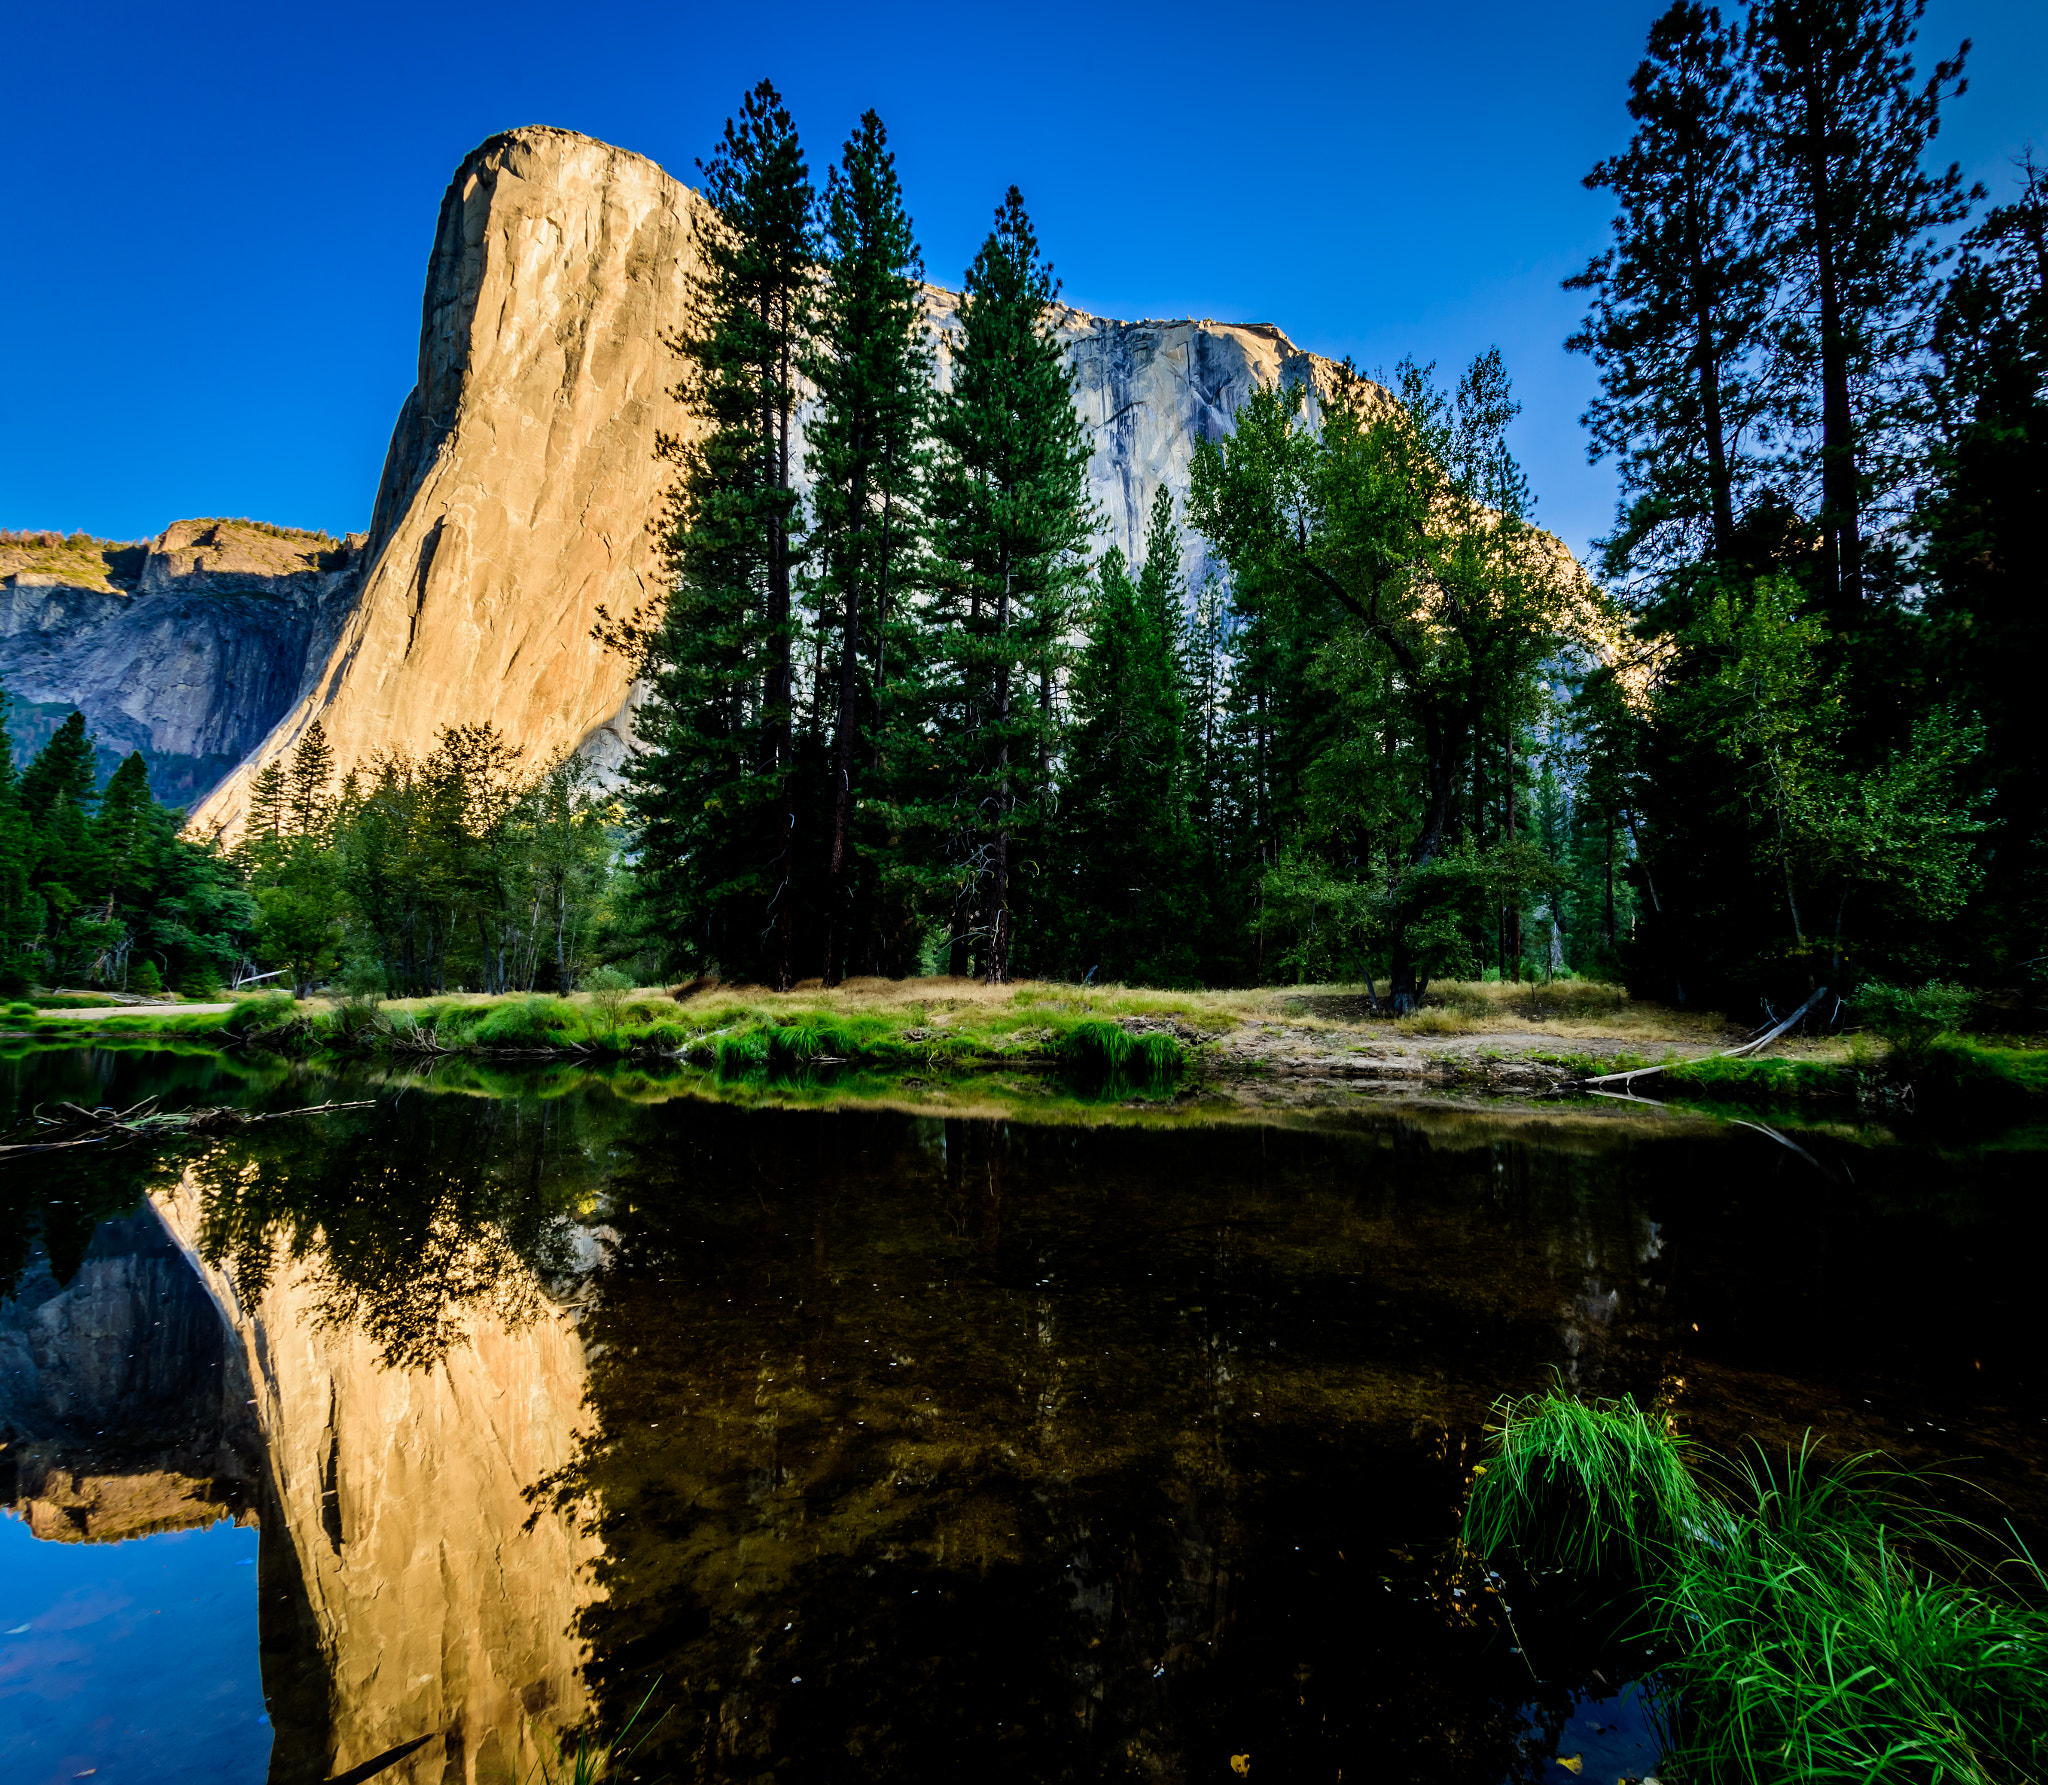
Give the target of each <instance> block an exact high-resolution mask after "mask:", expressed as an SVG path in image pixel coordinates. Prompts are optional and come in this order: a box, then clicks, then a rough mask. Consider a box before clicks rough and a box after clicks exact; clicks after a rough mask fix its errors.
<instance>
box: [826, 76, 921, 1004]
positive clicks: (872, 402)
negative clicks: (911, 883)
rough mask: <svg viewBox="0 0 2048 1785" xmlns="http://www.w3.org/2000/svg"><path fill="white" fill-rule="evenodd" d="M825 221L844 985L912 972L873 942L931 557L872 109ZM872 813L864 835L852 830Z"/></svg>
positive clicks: (906, 273)
mask: <svg viewBox="0 0 2048 1785" xmlns="http://www.w3.org/2000/svg"><path fill="white" fill-rule="evenodd" d="M824 209H825V240H826V244H827V254H826V262H825V273H826V276H825V279H824V282H823V286H822V292H821V297H820V303H819V316H818V333H817V340H816V345H815V349H814V351H813V353H812V354H811V356H810V357H809V359H808V361H807V362H806V370H807V373H808V375H809V377H810V380H811V382H812V384H813V386H814V387H815V389H816V391H817V409H816V411H815V413H814V415H813V416H812V418H811V421H810V423H809V426H808V429H807V431H806V437H805V445H806V453H807V468H808V469H809V471H810V475H811V480H812V498H811V500H812V513H813V517H814V518H813V525H812V530H811V534H810V540H809V546H810V551H811V555H812V562H813V565H814V567H815V577H816V581H815V586H814V590H813V596H814V599H815V601H816V603H817V609H818V619H819V625H820V627H821V630H822V631H823V632H824V633H825V634H826V636H827V637H828V639H829V641H830V642H829V645H828V646H827V648H826V649H825V651H824V652H823V657H824V660H825V661H826V662H828V663H829V664H830V665H831V670H830V703H829V704H830V708H831V714H832V725H833V736H832V739H831V743H830V749H829V754H828V761H829V765H830V766H829V775H830V789H831V793H830V799H829V801H828V802H827V807H826V809H827V825H828V829H827V840H826V847H825V860H826V868H825V877H824V882H825V883H824V892H823V899H824V911H823V924H822V931H823V940H822V955H823V976H824V980H825V983H826V984H827V985H836V984H837V983H838V982H839V980H840V978H841V977H842V976H843V974H844V973H845V971H846V968H847V963H848V960H849V958H850V957H853V956H858V957H859V958H860V959H861V960H862V962H863V964H864V965H865V966H866V967H867V969H868V970H870V971H877V970H880V969H881V968H883V967H885V966H894V967H895V969H896V970H897V971H898V972H901V971H902V970H903V968H904V967H905V966H906V965H907V964H908V963H906V962H904V961H902V960H901V959H892V958H889V955H888V951H887V950H886V949H885V947H884V945H883V944H882V942H881V937H880V935H879V933H878V932H879V931H880V930H881V929H883V928H885V927H886V928H889V929H892V930H895V929H900V927H901V926H900V925H898V924H892V923H889V922H887V920H885V919H884V917H883V915H882V909H881V908H882V906H883V905H884V903H885V902H886V903H890V904H892V905H895V904H900V903H901V902H902V897H903V892H904V887H903V884H902V881H903V874H902V864H901V862H900V861H899V860H897V859H895V858H896V857H897V855H898V851H897V849H896V848H895V846H894V845H893V844H892V842H891V837H892V835H893V834H894V831H895V826H894V825H893V824H892V822H891V820H890V818H889V817H888V808H889V806H890V805H891V804H893V801H892V800H891V799H890V794H891V792H892V789H891V787H890V785H889V780H888V767H889V764H890V763H891V762H894V761H899V760H900V755H901V748H902V741H901V740H900V739H898V740H895V746H896V747H893V748H892V745H891V737H890V734H891V733H892V732H893V731H895V730H896V729H897V728H899V727H901V726H902V725H903V724H904V723H905V722H906V721H908V720H913V719H914V715H912V714H910V713H908V712H906V710H905V707H904V702H903V699H902V687H903V684H905V683H906V682H907V680H908V679H909V676H910V674H911V672H912V671H913V670H914V667H915V665H914V663H913V662H912V661H911V660H910V658H909V655H908V652H909V650H910V649H911V648H914V647H913V646H912V641H914V640H915V639H916V637H917V632H916V629H915V627H914V625H912V624H907V623H906V620H905V613H906V608H905V603H906V600H907V598H908V596H909V595H910V593H911V592H912V590H913V589H914V587H915V582H916V577H917V572H918V566H919V562H920V559H921V557H922V551H923V533H924V519H923V512H922V509H923V498H924V469H925V462H926V456H927V455H926V428H927V423H928V419H929V412H930V406H931V397H930V391H931V369H932V368H931V362H932V354H931V347H930V344H929V342H928V339H927V336H926V331H925V324H924V307H923V302H922V298H921V295H920V286H921V283H922V280H923V277H924V267H923V262H922V260H921V259H920V258H919V255H918V249H917V243H916V240H915V238H914V236H913V235H912V231H911V222H910V214H909V212H908V211H907V210H906V209H905V208H904V203H903V192H902V188H901V186H900V185H899V184H898V181H897V178H896V158H895V156H894V155H893V154H892V153H890V151H889V148H888V136H887V133H886V132H885V131H884V129H883V127H882V121H881V119H880V118H879V117H878V116H876V114H875V113H873V112H872V111H870V112H867V113H865V114H863V116H862V118H861V121H860V125H859V127H858V129H856V130H855V132H854V134H853V135H852V136H851V137H850V138H849V139H848V140H847V143H846V146H845V149H844V151H843V152H842V154H841V157H840V161H839V165H838V166H836V167H834V168H833V169H832V170H831V174H830V178H829V180H828V183H827V187H826V193H825V207H824ZM892 646H893V650H892ZM820 694H821V703H820V704H821V705H823V704H825V699H824V695H825V691H823V690H821V691H820ZM864 801H865V802H867V803H868V814H869V819H870V821H869V822H868V823H865V824H857V823H856V811H857V809H859V808H860V807H861V806H862V804H863V802H864Z"/></svg>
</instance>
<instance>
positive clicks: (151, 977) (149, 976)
mask: <svg viewBox="0 0 2048 1785" xmlns="http://www.w3.org/2000/svg"><path fill="white" fill-rule="evenodd" d="M128 989H129V990H130V991H132V992H139V993H140V994H141V995H142V996H143V997H145V998H154V997H156V996H157V994H158V993H160V992H161V991H162V990H163V989H164V976H163V975H162V974H161V973H159V972H158V971H157V970H156V962H154V961H149V960H145V961H138V962H137V963H136V965H135V970H134V971H133V972H132V973H130V974H129V975H128Z"/></svg>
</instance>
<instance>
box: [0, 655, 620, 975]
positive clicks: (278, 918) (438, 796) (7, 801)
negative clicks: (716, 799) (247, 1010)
mask: <svg viewBox="0 0 2048 1785" xmlns="http://www.w3.org/2000/svg"><path fill="white" fill-rule="evenodd" d="M5 700H6V696H5V694H4V692H0V938H4V941H5V944H6V957H5V961H6V965H5V970H4V973H0V994H5V995H9V996H17V995H19V994H20V993H21V992H23V991H26V990H28V989H29V988H30V986H31V985H32V984H34V983H37V982H40V983H42V984H45V985H72V986H78V987H88V986H105V987H110V988H114V989H118V990H121V991H125V992H132V993H139V994H144V995H149V994H154V993H158V992H163V991H177V992H183V993H185V994H187V995H189V996H193V997H201V998H205V997H215V996H218V995H220V994H221V993H223V992H224V991H229V990H232V989H234V988H235V987H237V986H239V985H242V984H246V983H250V982H252V981H253V982H258V983H262V984H264V985H266V986H269V985H273V984H275V985H285V986H289V987H290V989H292V990H293V991H295V992H298V993H301V994H303V993H306V992H310V991H311V990H313V988H314V987H316V986H322V985H328V986H339V987H342V988H344V989H347V990H350V991H360V992H367V993H374V994H385V993H389V994H393V995H400V996H403V995H410V994H416V993H425V992H439V991H446V990H449V989H452V988H458V987H466V988H469V989H472V990H476V991H487V992H503V991H532V990H534V989H536V988H539V989H543V990H549V991H556V990H560V991H567V990H573V989H574V988H575V987H576V986H578V985H579V984H587V983H588V982H589V978H590V976H591V975H592V974H594V973H604V972H606V971H607V968H606V967H605V962H604V957H605V953H606V950H607V949H608V948H610V949H616V948H617V947H619V946H620V944H619V942H618V941H617V939H616V936H615V934H614V931H615V924H614V918H613V913H614V908H615V902H616V891H617V885H618V869H617V862H618V818H619V813H618V808H617V805H616V802H615V801H613V800H611V799H609V798H607V797H605V796H604V795H603V794H602V793H601V792H600V791H599V790H598V789H596V788H595V787H594V786H593V784H592V780H591V776H590V771H589V769H588V768H587V767H586V766H585V765H584V764H582V763H580V762H578V761H576V760H574V759H573V758H570V759H564V760H558V761H555V762H551V763H546V764H541V765H529V764H526V763H525V762H523V761H522V759H521V755H520V752H519V751H518V750H517V749H516V748H514V747H513V746H512V745H510V744H509V743H508V742H507V741H506V739H505V738H504V737H503V736H502V734H500V733H499V732H498V731H497V730H496V729H495V728H494V727H492V726H490V725H470V726H448V727H445V728H444V729H443V731H442V733H441V735H440V738H439V740H438V742H437V745H436V747H435V749H434V750H433V751H432V752H431V753H430V754H429V755H428V756H427V757H425V758H424V759H419V758H414V757H411V756H407V755H405V754H403V753H402V752H400V753H386V754H384V755H381V756H378V757H376V758H374V759H373V760H372V761H371V762H370V763H368V764H366V765H363V766H361V767H359V768H354V769H351V770H349V771H348V772H347V773H345V774H342V775H340V776H339V777H338V778H337V776H336V773H335V765H334V760H333V753H332V751H331V750H330V748H329V746H328V743H327V738H326V735H325V733H324V731H323V730H322V728H321V726H320V725H319V723H318V721H315V722H314V723H313V724H312V725H310V726H309V727H308V728H307V730H306V732H305V734H304V735H303V736H302V737H301V738H300V740H299V742H298V743H297V744H296V745H295V746H294V747H293V749H292V750H291V751H290V752H289V753H288V754H287V755H285V756H283V757H280V758H279V759H277V760H276V761H274V762H271V763H270V764H268V765H267V766H266V767H264V768H263V769H262V770H261V771H260V772H259V773H258V774H257V776H256V777H255V780H254V783H253V785H252V787H251V789H250V802H249V822H248V824H247V826H246V828H245V829H244V831H243V833H242V836H241V838H240V839H239V841H238V842H237V843H236V844H235V846H234V847H233V848H232V849H228V850H223V849H222V848H221V847H220V845H219V844H218V843H217V842H213V841H207V842H199V841H195V840H194V839H192V838H191V837H189V836H186V835H183V834H181V832H182V828H183V825H184V818H185V815H184V813H183V812H181V811H176V810H173V809H171V808H168V807H166V806H164V805H162V804H160V803H159V802H158V801H157V800H155V799H154V798H152V797H151V795H150V792H149V782H148V771H147V766H146V764H145V763H144V761H143V758H142V756H141V754H140V753H139V752H138V753H136V754H134V755H131V756H129V757H128V758H127V759H126V760H125V761H124V762H123V763H122V764H121V766H120V767H119V768H118V769H117V770H115V772H114V774H113V776H112V777H111V779H110V780H109V781H108V782H107V784H106V786H105V787H104V788H96V786H95V777H94V773H93V753H94V746H93V741H92V738H91V737H90V736H89V735H88V733H87V732H86V729H85V721H84V718H83V716H82V715H80V714H78V713H73V714H72V715H71V716H70V718H69V719H67V720H66V721H65V722H64V724H63V725H62V726H61V727H60V728H59V729H58V731H57V733H56V735H55V736H54V737H52V738H51V740H50V742H49V743H48V744H47V745H46V746H45V747H44V748H43V750H42V751H40V752H39V753H38V754H37V756H36V757H35V759H34V760H33V761H32V762H31V763H30V764H29V765H28V767H27V768H26V769H25V770H22V771H21V772H19V773H17V772H16V771H15V768H14V764H13V760H12V755H11V751H10V749H9V746H8V745H7V742H6V737H5V731H4V719H5V712H4V706H5ZM624 946H626V947H629V948H630V947H631V946H632V943H631V941H630V939H628V940H627V941H626V943H625V944H624ZM609 971H612V972H617V971H618V969H615V968H614V969H609ZM622 983H623V982H622Z"/></svg>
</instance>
